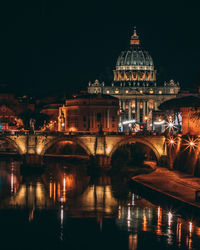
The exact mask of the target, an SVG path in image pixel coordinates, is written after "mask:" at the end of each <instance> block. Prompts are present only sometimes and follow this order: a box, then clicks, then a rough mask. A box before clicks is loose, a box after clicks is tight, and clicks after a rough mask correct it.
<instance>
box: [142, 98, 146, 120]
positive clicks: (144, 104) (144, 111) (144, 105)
mask: <svg viewBox="0 0 200 250" xmlns="http://www.w3.org/2000/svg"><path fill="white" fill-rule="evenodd" d="M145 116H146V101H145V100H143V121H144V117H145Z"/></svg>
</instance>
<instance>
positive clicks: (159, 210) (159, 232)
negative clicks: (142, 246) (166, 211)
mask: <svg viewBox="0 0 200 250" xmlns="http://www.w3.org/2000/svg"><path fill="white" fill-rule="evenodd" d="M161 226H162V210H161V207H158V209H157V228H156V233H157V234H158V235H161V234H162V230H161Z"/></svg>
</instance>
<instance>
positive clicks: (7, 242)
mask: <svg viewBox="0 0 200 250" xmlns="http://www.w3.org/2000/svg"><path fill="white" fill-rule="evenodd" d="M45 166H46V167H45V171H44V173H43V174H42V175H41V176H28V175H24V176H22V175H21V173H20V161H19V160H17V159H14V158H11V157H10V158H1V159H0V249H70V250H71V249H87V250H90V249H93V250H94V249H97V250H98V249H109V250H111V249H123V250H126V249H127V250H135V249H138V250H145V249H200V223H199V222H198V221H199V220H198V218H197V217H196V218H194V215H192V214H189V215H188V216H187V219H185V218H184V215H183V216H181V215H179V214H177V212H176V208H173V209H171V210H170V209H166V208H164V207H163V206H162V204H159V201H157V202H156V204H153V203H152V202H150V201H149V200H151V199H149V200H147V199H144V198H143V195H142V193H140V194H138V191H137V192H135V190H134V189H133V188H130V187H129V185H128V184H127V181H126V179H125V178H123V177H121V176H118V177H115V178H110V177H109V176H106V175H95V176H94V175H93V176H90V175H89V174H88V171H87V169H86V167H85V164H84V163H83V162H80V161H73V164H72V162H70V161H66V160H61V159H59V160H58V159H57V160H55V159H54V160H53V159H49V160H47V161H46V163H45Z"/></svg>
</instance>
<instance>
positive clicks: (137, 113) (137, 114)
mask: <svg viewBox="0 0 200 250" xmlns="http://www.w3.org/2000/svg"><path fill="white" fill-rule="evenodd" d="M136 122H140V100H137V112H136Z"/></svg>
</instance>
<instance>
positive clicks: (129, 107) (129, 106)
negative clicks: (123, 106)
mask: <svg viewBox="0 0 200 250" xmlns="http://www.w3.org/2000/svg"><path fill="white" fill-rule="evenodd" d="M128 119H129V120H131V119H132V115H131V101H128Z"/></svg>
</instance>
